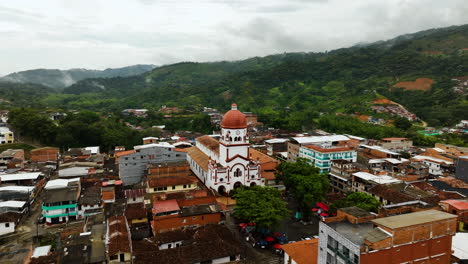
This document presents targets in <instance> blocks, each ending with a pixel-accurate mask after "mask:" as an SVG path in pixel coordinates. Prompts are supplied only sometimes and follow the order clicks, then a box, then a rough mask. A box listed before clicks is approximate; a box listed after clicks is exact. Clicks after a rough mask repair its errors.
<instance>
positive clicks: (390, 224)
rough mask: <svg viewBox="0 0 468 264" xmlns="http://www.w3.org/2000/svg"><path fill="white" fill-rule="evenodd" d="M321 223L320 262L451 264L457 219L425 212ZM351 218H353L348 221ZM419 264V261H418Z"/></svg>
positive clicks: (438, 213)
mask: <svg viewBox="0 0 468 264" xmlns="http://www.w3.org/2000/svg"><path fill="white" fill-rule="evenodd" d="M364 217H365V219H362V220H361V218H360V217H352V218H351V219H357V220H356V221H352V222H350V221H348V220H346V218H341V219H340V218H337V219H336V220H331V221H328V222H327V223H324V222H320V223H319V250H318V252H319V253H318V262H319V263H361V264H366V263H372V264H373V263H380V264H387V263H388V264H390V263H416V262H415V261H417V260H424V261H428V262H420V263H450V257H451V254H452V248H451V244H452V237H453V235H455V232H456V218H457V216H454V215H452V214H448V213H445V212H441V211H438V210H425V211H419V212H414V213H408V214H401V215H396V216H389V217H383V218H377V219H372V218H371V217H366V216H364ZM347 219H350V218H347ZM418 263H419V262H418Z"/></svg>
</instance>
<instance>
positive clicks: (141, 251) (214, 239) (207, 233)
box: [133, 225, 245, 264]
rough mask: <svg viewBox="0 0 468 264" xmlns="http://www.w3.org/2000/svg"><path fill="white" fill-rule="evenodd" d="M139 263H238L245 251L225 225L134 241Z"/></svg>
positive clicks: (135, 261) (169, 233)
mask: <svg viewBox="0 0 468 264" xmlns="http://www.w3.org/2000/svg"><path fill="white" fill-rule="evenodd" d="M133 248H134V251H135V252H134V256H135V260H134V263H135V264H140V263H153V262H154V261H155V260H157V262H158V264H173V263H181V264H186V263H187V264H188V263H216V264H222V263H235V262H237V261H240V260H241V257H242V255H243V254H245V251H244V250H245V249H244V248H243V245H242V243H241V241H239V239H237V238H236V236H234V235H233V234H232V232H231V231H230V230H229V229H228V228H227V227H226V226H224V225H206V226H202V227H198V228H193V229H192V228H187V229H184V230H175V231H169V232H166V233H158V234H155V236H154V238H149V239H145V240H141V241H133Z"/></svg>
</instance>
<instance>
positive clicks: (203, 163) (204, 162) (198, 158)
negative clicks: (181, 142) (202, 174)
mask: <svg viewBox="0 0 468 264" xmlns="http://www.w3.org/2000/svg"><path fill="white" fill-rule="evenodd" d="M187 151H188V155H189V156H190V157H191V158H192V159H193V160H194V161H195V162H196V163H197V164H198V166H200V167H201V168H202V169H203V170H204V171H208V161H209V157H208V156H207V155H206V154H205V153H203V152H202V151H201V150H200V149H199V148H197V147H191V148H187Z"/></svg>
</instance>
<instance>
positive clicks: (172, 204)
mask: <svg viewBox="0 0 468 264" xmlns="http://www.w3.org/2000/svg"><path fill="white" fill-rule="evenodd" d="M178 210H180V207H179V204H178V203H177V201H176V200H167V201H155V202H154V204H153V214H157V213H164V212H171V211H178Z"/></svg>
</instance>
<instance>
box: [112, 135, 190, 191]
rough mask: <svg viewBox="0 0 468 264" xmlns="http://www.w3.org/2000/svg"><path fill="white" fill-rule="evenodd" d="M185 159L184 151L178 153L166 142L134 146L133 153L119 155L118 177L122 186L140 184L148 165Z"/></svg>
mask: <svg viewBox="0 0 468 264" xmlns="http://www.w3.org/2000/svg"><path fill="white" fill-rule="evenodd" d="M118 154H120V153H118ZM186 159H187V154H186V153H185V152H184V151H179V150H178V149H176V148H175V147H174V146H172V145H170V144H169V143H166V142H162V143H159V144H146V145H140V146H135V147H134V151H129V152H126V153H122V155H119V161H118V164H119V176H120V179H122V181H123V184H124V185H132V184H137V183H139V182H141V180H142V178H143V176H144V175H145V171H146V168H147V166H148V165H149V164H152V163H164V162H176V161H184V160H186Z"/></svg>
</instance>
